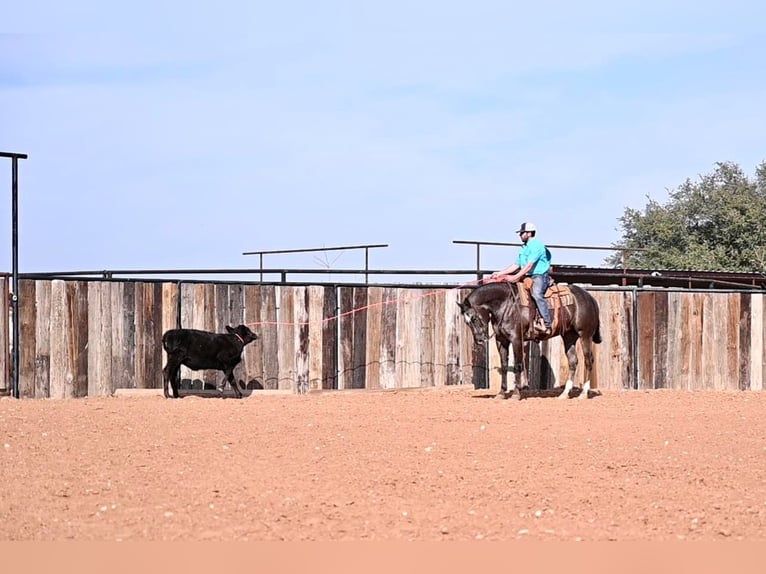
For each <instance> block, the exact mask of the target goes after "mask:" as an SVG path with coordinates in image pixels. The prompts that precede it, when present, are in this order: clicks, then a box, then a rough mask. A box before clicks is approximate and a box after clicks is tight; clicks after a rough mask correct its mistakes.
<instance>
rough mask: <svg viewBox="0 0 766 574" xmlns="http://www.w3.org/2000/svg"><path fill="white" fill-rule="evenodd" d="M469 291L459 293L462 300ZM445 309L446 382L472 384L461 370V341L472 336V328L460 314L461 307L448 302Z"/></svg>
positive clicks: (463, 290) (450, 383)
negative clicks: (464, 379)
mask: <svg viewBox="0 0 766 574" xmlns="http://www.w3.org/2000/svg"><path fill="white" fill-rule="evenodd" d="M469 293H470V291H468V290H467V289H462V290H461V291H460V294H459V298H460V300H461V301H462V300H463V299H464V298H465V297H466V296H468V294H469ZM445 311H446V321H445V323H446V324H445V335H446V341H445V346H446V353H445V356H446V362H445V365H446V369H445V370H446V378H445V382H444V384H445V385H460V384H463V382H465V383H466V384H470V383H471V380H470V379H467V380H466V381H463V380H462V378H461V372H460V360H461V358H460V348H461V343H462V340H463V339H464V338H465V337H472V335H471V332H470V329H469V328H468V325H466V324H465V321H464V320H463V318H462V315H461V314H460V308H459V307H458V306H457V305H454V306H452V305H449V303H447V306H446V308H445Z"/></svg>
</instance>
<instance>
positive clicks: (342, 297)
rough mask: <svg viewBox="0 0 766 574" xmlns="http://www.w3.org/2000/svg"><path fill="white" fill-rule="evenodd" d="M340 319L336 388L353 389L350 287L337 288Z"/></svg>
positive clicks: (352, 293)
mask: <svg viewBox="0 0 766 574" xmlns="http://www.w3.org/2000/svg"><path fill="white" fill-rule="evenodd" d="M338 301H339V311H340V317H339V319H338V326H339V337H340V338H339V341H338V388H339V389H351V388H353V378H354V355H353V347H354V318H353V316H352V309H353V306H354V292H353V288H352V287H339V288H338Z"/></svg>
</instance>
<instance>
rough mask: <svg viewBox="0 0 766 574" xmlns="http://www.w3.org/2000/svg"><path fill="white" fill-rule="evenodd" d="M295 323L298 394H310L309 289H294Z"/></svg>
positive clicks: (295, 387)
mask: <svg viewBox="0 0 766 574" xmlns="http://www.w3.org/2000/svg"><path fill="white" fill-rule="evenodd" d="M294 302H295V303H294V304H295V307H294V309H293V322H294V323H295V341H294V345H295V385H294V389H295V392H296V393H300V394H306V393H308V392H309V376H310V375H309V293H308V288H307V287H295V288H294Z"/></svg>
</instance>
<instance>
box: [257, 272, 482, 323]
mask: <svg viewBox="0 0 766 574" xmlns="http://www.w3.org/2000/svg"><path fill="white" fill-rule="evenodd" d="M484 281H487V280H486V279H485V280H484ZM476 283H481V280H478V279H477V280H474V281H469V282H468V283H463V284H461V285H458V286H457V287H452V288H451V289H450V291H454V290H455V289H463V288H464V287H468V286H470V285H474V284H476ZM442 291H443V289H434V290H433V291H427V292H426V293H425V294H423V295H419V296H416V297H407V298H405V299H402V298H399V297H397V298H396V299H391V300H390V301H381V302H379V303H372V304H370V305H365V306H363V307H357V308H356V309H351V310H349V311H345V312H343V313H340V314H339V315H333V316H332V317H325V318H324V319H322V320H321V321H299V322H289V321H256V322H254V323H246V324H247V325H248V326H251V325H252V326H255V325H283V326H302V325H311V324H312V323H317V324H324V323H328V322H330V321H335V320H337V319H340V318H341V317H348V316H349V315H353V314H355V313H359V312H361V311H366V310H367V309H373V308H375V307H382V306H383V305H391V304H393V303H398V302H399V301H404V302H405V303H406V302H407V301H415V300H418V299H425V298H426V297H431V296H433V295H436V294H437V293H441V292H442Z"/></svg>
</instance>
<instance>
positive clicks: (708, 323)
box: [701, 293, 721, 390]
mask: <svg viewBox="0 0 766 574" xmlns="http://www.w3.org/2000/svg"><path fill="white" fill-rule="evenodd" d="M717 308H718V306H717V305H716V304H715V299H714V297H713V295H712V294H711V293H704V294H703V295H702V355H703V357H704V361H705V363H707V364H706V366H705V368H704V369H703V371H702V386H701V388H702V389H710V390H713V389H716V388H718V387H719V386H720V371H719V368H718V365H716V362H718V361H720V352H719V345H718V332H719V330H720V325H721V321H720V318H719V317H718V316H717V315H718V313H717Z"/></svg>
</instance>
